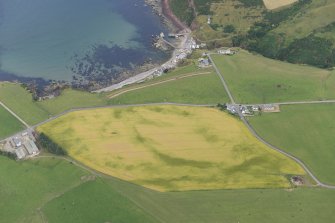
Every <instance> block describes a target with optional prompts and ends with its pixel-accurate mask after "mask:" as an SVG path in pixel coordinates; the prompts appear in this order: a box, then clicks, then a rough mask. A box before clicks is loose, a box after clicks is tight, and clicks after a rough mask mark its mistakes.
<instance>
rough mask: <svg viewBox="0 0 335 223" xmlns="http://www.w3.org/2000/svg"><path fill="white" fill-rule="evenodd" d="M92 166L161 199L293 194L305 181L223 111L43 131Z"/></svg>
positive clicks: (62, 121) (150, 114)
mask: <svg viewBox="0 0 335 223" xmlns="http://www.w3.org/2000/svg"><path fill="white" fill-rule="evenodd" d="M38 131H40V132H43V133H45V134H46V135H48V136H49V137H50V138H51V139H52V140H54V141H55V142H56V143H58V144H59V145H60V146H62V147H63V148H65V149H66V150H67V151H68V153H69V155H70V156H71V157H73V158H75V159H77V160H78V161H80V162H82V163H84V164H85V165H87V166H89V167H91V168H94V169H96V170H98V171H100V172H103V173H105V174H109V175H112V176H115V177H118V178H121V179H124V180H127V181H130V182H133V183H136V184H140V185H143V186H145V187H148V188H151V189H155V190H159V191H182V190H202V189H223V188H273V187H289V186H290V183H289V181H288V180H287V175H291V174H296V175H304V171H303V169H302V168H301V167H300V166H299V165H298V164H297V163H295V162H294V161H292V160H290V159H288V158H286V157H285V156H283V155H281V154H279V153H277V152H275V151H273V150H271V149H269V148H267V147H266V146H265V145H263V144H262V143H260V142H259V141H257V139H255V138H254V137H253V136H252V135H251V133H249V131H248V130H247V129H246V127H245V126H244V125H243V123H242V122H240V121H239V120H238V119H236V118H235V117H233V116H231V115H229V114H226V113H225V112H221V111H219V110H217V109H215V108H200V107H185V106H172V105H164V106H142V107H128V108H106V109H96V110H86V111H77V112H72V113H69V114H67V115H65V116H62V117H60V118H58V119H56V120H54V121H51V122H49V123H47V124H44V125H43V126H40V127H39V128H38Z"/></svg>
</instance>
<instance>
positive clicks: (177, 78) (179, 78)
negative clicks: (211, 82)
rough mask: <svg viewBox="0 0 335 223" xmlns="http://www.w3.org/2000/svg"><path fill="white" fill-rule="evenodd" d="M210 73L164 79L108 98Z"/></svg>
mask: <svg viewBox="0 0 335 223" xmlns="http://www.w3.org/2000/svg"><path fill="white" fill-rule="evenodd" d="M210 73H211V72H201V73H191V74H185V75H182V76H177V77H174V78H170V79H166V80H163V81H158V82H154V83H151V84H146V85H143V86H139V87H134V88H130V89H126V90H123V91H120V92H118V93H115V94H113V93H112V94H111V95H110V96H109V97H108V98H110V99H112V98H115V97H118V96H120V95H123V94H125V93H128V92H132V91H136V90H140V89H143V88H148V87H152V86H156V85H160V84H165V83H167V82H171V81H177V80H181V79H185V78H189V77H195V76H199V75H205V74H210Z"/></svg>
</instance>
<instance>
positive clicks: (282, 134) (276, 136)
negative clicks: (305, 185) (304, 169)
mask: <svg viewBox="0 0 335 223" xmlns="http://www.w3.org/2000/svg"><path fill="white" fill-rule="evenodd" d="M334 116H335V104H322V105H294V106H293V105H290V106H281V112H280V113H277V114H263V115H261V116H256V117H253V118H250V123H251V124H252V126H253V127H254V128H255V129H256V130H257V132H258V133H259V134H260V135H261V136H262V137H263V138H264V139H265V140H267V141H268V142H270V143H272V144H274V145H276V146H278V147H280V148H282V149H284V150H285V151H288V152H290V153H292V154H294V155H295V156H297V157H299V158H300V159H301V160H303V161H304V162H305V163H306V164H307V166H309V167H310V169H311V170H312V172H314V173H315V174H316V176H317V177H318V178H319V179H320V180H321V181H322V182H325V183H330V184H335V175H334V169H335V163H334V160H335V152H334V151H335V149H334V148H335V138H334V132H335V121H334Z"/></svg>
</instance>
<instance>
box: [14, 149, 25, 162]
mask: <svg viewBox="0 0 335 223" xmlns="http://www.w3.org/2000/svg"><path fill="white" fill-rule="evenodd" d="M15 155H16V157H17V158H18V159H23V158H25V157H26V155H27V154H26V151H25V149H24V148H23V147H19V148H17V149H15Z"/></svg>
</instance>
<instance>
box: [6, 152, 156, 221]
mask: <svg viewBox="0 0 335 223" xmlns="http://www.w3.org/2000/svg"><path fill="white" fill-rule="evenodd" d="M84 176H89V174H88V173H87V172H86V171H82V170H81V169H79V168H77V167H76V166H74V165H72V164H70V163H69V162H66V161H62V160H56V159H52V158H43V159H39V160H30V161H25V162H15V161H12V160H8V159H7V158H4V157H0V197H1V201H0V209H1V212H0V222H6V223H7V222H31V223H38V222H43V221H42V218H41V215H40V214H41V213H39V212H38V208H41V210H42V212H44V211H45V213H43V216H44V220H47V221H48V222H83V223H84V222H153V220H152V218H151V217H150V216H149V215H147V214H145V213H144V212H143V211H142V210H141V209H139V208H138V207H137V206H136V205H134V204H133V203H132V202H131V201H129V200H128V199H127V198H125V197H124V196H123V195H121V194H119V193H118V192H116V191H115V190H114V189H113V188H110V187H109V186H106V185H105V184H104V183H103V181H101V180H100V179H97V180H93V181H86V180H84V179H83V177H84ZM74 191H76V192H77V193H73V192H74ZM78 193H79V194H78ZM64 195H65V196H66V197H69V198H70V199H68V200H67V201H66V203H65V204H64V203H62V205H68V206H69V209H53V208H52V205H51V208H50V206H49V205H48V203H49V202H51V203H53V200H54V199H56V201H57V200H58V199H57V197H59V196H64ZM77 200H79V201H78V202H77ZM45 205H46V206H47V207H48V208H46V209H44V206H45ZM71 208H72V209H75V208H79V209H80V211H79V212H77V213H76V214H75V213H73V212H71ZM59 214H61V216H57V215H59ZM57 217H58V218H61V219H62V220H60V219H57V220H55V218H57ZM45 218H46V219H45ZM64 219H67V220H65V221H63V220H64ZM70 219H71V221H70ZM73 219H74V220H75V221H72V220H73ZM99 220H101V221H99Z"/></svg>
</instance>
